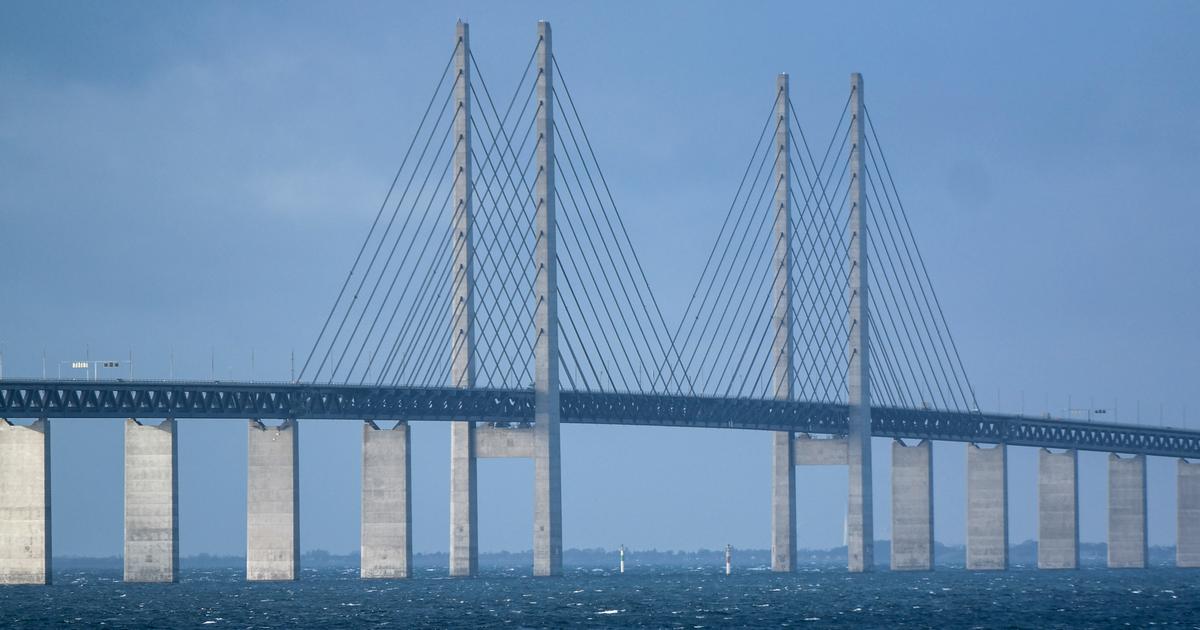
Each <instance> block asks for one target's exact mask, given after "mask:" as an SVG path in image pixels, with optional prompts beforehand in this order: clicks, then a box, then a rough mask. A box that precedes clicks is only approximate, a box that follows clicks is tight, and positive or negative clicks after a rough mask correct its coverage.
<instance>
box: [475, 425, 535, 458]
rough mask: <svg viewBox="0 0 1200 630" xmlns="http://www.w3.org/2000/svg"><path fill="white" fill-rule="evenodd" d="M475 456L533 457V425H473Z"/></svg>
mask: <svg viewBox="0 0 1200 630" xmlns="http://www.w3.org/2000/svg"><path fill="white" fill-rule="evenodd" d="M475 457H476V458H479V459H503V458H525V459H532V458H533V427H493V426H490V425H486V424H484V425H479V426H477V427H475Z"/></svg>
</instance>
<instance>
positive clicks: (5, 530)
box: [0, 418, 52, 584]
mask: <svg viewBox="0 0 1200 630" xmlns="http://www.w3.org/2000/svg"><path fill="white" fill-rule="evenodd" d="M50 547H51V545H50V422H49V421H48V420H46V419H44V418H43V419H41V420H38V421H36V422H34V423H33V424H30V425H28V426H25V425H19V424H13V423H11V422H9V421H8V420H5V419H3V418H0V584H49V583H50V582H51V577H52V576H51V570H50V569H51V567H50V557H51V554H50Z"/></svg>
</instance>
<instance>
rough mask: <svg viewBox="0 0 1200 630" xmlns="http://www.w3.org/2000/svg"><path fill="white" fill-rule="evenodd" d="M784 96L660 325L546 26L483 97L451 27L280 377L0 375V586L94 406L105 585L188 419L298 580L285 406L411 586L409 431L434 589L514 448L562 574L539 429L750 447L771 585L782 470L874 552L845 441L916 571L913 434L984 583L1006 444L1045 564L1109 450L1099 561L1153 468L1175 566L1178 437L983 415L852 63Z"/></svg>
mask: <svg viewBox="0 0 1200 630" xmlns="http://www.w3.org/2000/svg"><path fill="white" fill-rule="evenodd" d="M789 89H790V86H789V79H788V77H787V76H786V75H780V77H779V78H778V81H777V83H776V86H775V90H774V95H773V98H772V99H770V102H768V103H764V110H765V111H764V112H762V113H763V114H765V116H764V121H763V124H762V127H761V131H760V133H759V135H758V137H757V139H756V142H755V143H754V144H753V145H752V147H753V148H752V150H751V151H749V158H748V160H747V163H746V166H745V168H744V171H743V174H742V178H741V182H740V184H739V186H738V188H737V190H736V191H735V192H734V194H733V198H732V201H731V202H730V204H729V206H728V209H727V210H726V212H725V219H724V222H723V224H722V227H721V229H720V232H719V234H718V236H717V238H716V239H715V241H714V243H713V246H712V248H711V251H710V252H709V254H708V256H707V257H706V263H705V265H704V267H703V269H702V270H701V271H700V275H699V279H698V280H697V282H696V285H695V289H694V291H692V293H691V294H690V298H689V301H688V302H687V304H686V306H685V308H684V310H683V315H682V317H680V319H679V320H678V321H669V320H668V318H667V317H666V316H665V315H664V309H663V308H662V306H661V305H660V304H659V302H658V301H657V299H656V298H655V294H654V292H653V291H652V289H651V286H650V283H649V282H648V280H647V275H646V273H645V270H644V267H643V264H642V261H641V259H640V258H639V256H638V253H637V251H635V249H634V247H633V241H632V239H631V238H630V233H629V231H628V229H627V228H626V224H625V222H624V221H623V220H622V217H621V214H620V212H619V211H618V208H617V203H616V200H615V199H614V196H613V195H612V192H611V190H610V187H609V184H608V181H607V179H606V178H605V176H604V172H603V170H602V169H601V163H600V160H599V158H598V156H597V154H596V151H595V150H594V148H593V146H592V142H591V140H590V138H589V136H588V134H587V131H586V127H585V125H584V122H583V116H582V114H583V113H584V112H585V111H586V107H585V106H584V104H582V103H576V101H575V100H574V98H573V97H572V94H571V90H570V87H569V84H568V81H567V78H566V77H565V76H564V72H563V68H561V67H560V65H559V63H558V62H557V60H556V59H555V56H554V54H553V52H552V41H551V30H550V26H549V24H548V23H544V22H543V23H539V25H538V36H537V39H536V42H535V44H534V45H533V47H532V50H531V52H530V55H529V57H528V59H527V60H526V61H525V65H524V70H523V72H522V74H521V76H520V78H519V81H518V82H517V83H516V87H515V88H514V89H513V90H512V91H511V92H509V91H507V90H505V92H504V93H501V92H500V91H499V90H498V89H497V86H495V85H490V84H489V83H488V81H487V79H486V76H485V74H484V72H483V70H482V69H481V68H480V66H479V64H478V62H477V60H476V58H475V56H474V54H473V53H472V51H471V47H470V37H469V30H468V27H467V25H466V24H459V25H458V28H457V32H456V39H455V45H454V47H453V51H452V53H451V55H450V57H449V59H447V60H446V62H445V66H444V69H443V73H442V75H441V77H440V80H439V82H438V83H437V85H436V86H435V88H434V90H433V94H432V96H431V97H430V99H429V101H428V104H427V105H426V107H425V108H424V113H423V116H422V118H421V119H420V121H419V122H418V123H417V127H416V131H415V132H414V134H413V136H412V138H411V142H410V143H409V144H408V147H407V150H406V151H405V153H404V155H403V158H402V161H401V164H400V166H399V168H398V170H397V172H396V175H395V178H394V180H393V182H392V185H391V188H390V189H389V191H388V194H387V196H386V197H385V199H384V200H383V201H382V203H381V204H380V207H379V209H378V213H377V215H376V217H375V219H374V221H373V222H372V223H371V225H370V226H369V228H368V231H367V235H366V237H365V239H364V240H363V242H362V243H361V245H360V246H359V248H358V249H357V252H356V253H355V255H354V257H353V262H352V264H351V266H350V269H349V270H348V272H347V274H346V277H345V280H344V282H343V283H342V284H341V286H340V287H338V291H337V295H336V298H335V299H334V301H333V304H332V306H331V307H330V309H329V310H328V311H327V312H326V313H324V314H323V315H322V317H321V319H320V320H319V321H318V322H316V323H317V324H319V327H318V329H317V331H316V333H317V334H316V339H315V341H314V342H313V345H312V347H311V351H310V352H309V353H308V354H307V356H306V357H305V361H304V363H303V366H302V369H301V372H300V374H299V377H298V378H297V380H296V382H292V383H230V382H177V381H70V380H68V381H64V380H45V379H8V380H3V381H0V417H5V418H33V419H36V420H37V421H36V422H34V423H33V424H31V425H19V424H14V423H5V424H4V425H3V426H0V479H3V480H4V482H3V484H0V582H45V581H47V580H49V578H50V549H51V544H50V539H49V531H50V528H49V520H50V512H49V508H48V506H49V497H50V475H49V457H48V452H49V451H48V440H49V436H50V431H49V427H50V419H53V418H114V417H115V418H130V419H131V420H130V421H129V422H128V423H127V424H126V528H125V531H126V547H125V562H126V565H125V575H126V579H129V580H136V581H170V580H174V579H175V578H176V576H177V571H178V520H177V519H178V508H177V505H178V497H177V467H176V453H177V449H178V444H177V442H176V434H175V426H176V424H175V423H176V421H177V420H179V419H187V418H240V419H249V420H250V424H249V428H248V438H247V439H248V440H249V453H250V454H249V462H248V466H249V475H248V523H247V526H248V549H247V577H248V578H249V579H294V578H295V577H296V575H297V562H298V558H299V550H298V541H299V536H298V522H299V521H298V514H297V512H298V500H297V497H298V483H297V477H296V470H297V467H296V459H297V456H298V455H297V453H298V451H297V440H298V426H299V425H298V424H297V422H298V421H299V420H303V419H310V418H322V419H350V420H358V421H362V422H364V437H363V439H364V442H363V532H362V537H363V540H362V545H363V546H362V563H363V565H362V575H363V576H364V577H407V576H408V575H409V571H410V566H411V539H410V537H409V533H410V524H411V500H410V498H409V497H410V492H409V488H410V483H411V480H410V474H409V464H408V462H409V450H410V443H409V434H408V425H407V423H408V422H412V421H444V422H449V423H450V426H451V451H452V452H451V531H450V541H451V542H450V564H451V566H450V572H451V575H460V576H469V575H474V574H475V573H476V571H477V570H478V558H477V554H478V542H477V541H478V524H477V513H476V509H477V497H476V494H477V487H476V484H477V470H476V461H477V459H479V458H486V457H524V458H531V459H533V460H534V462H535V474H534V490H535V492H534V494H535V507H534V512H535V514H534V537H533V540H534V545H533V549H534V572H535V574H537V575H555V574H558V573H560V572H561V570H562V533H563V532H562V520H561V493H562V488H561V485H560V458H561V457H562V454H561V453H560V449H559V427H560V423H564V422H565V423H596V424H636V425H657V426H680V427H706V428H731V429H757V430H764V431H770V432H772V440H773V445H774V447H773V463H772V471H773V472H772V475H773V476H772V483H773V489H774V491H773V498H772V515H773V516H772V532H773V533H772V536H773V538H772V548H773V567H774V568H775V569H776V570H780V571H790V570H792V569H794V563H795V547H796V543H795V529H796V495H797V479H796V466H798V465H808V464H833V465H845V466H847V467H848V470H849V476H850V496H849V514H848V517H847V539H848V553H849V556H848V562H849V568H850V569H851V570H853V571H863V570H868V569H870V568H871V567H872V566H873V564H874V559H873V558H872V549H873V532H872V524H873V511H872V497H871V477H872V471H871V437H872V436H881V437H892V438H896V441H895V442H894V443H893V470H892V479H893V495H894V498H893V503H894V507H893V515H892V518H893V528H892V530H893V545H892V558H891V564H892V567H893V568H895V569H929V568H931V567H932V554H933V518H932V514H933V499H932V496H933V494H932V487H933V476H932V465H931V462H932V460H931V447H930V443H931V441H933V440H946V441H961V442H966V443H968V446H967V452H968V460H967V461H968V471H967V479H968V483H967V486H968V510H967V520H968V533H967V547H968V553H967V558H968V568H973V569H1003V568H1006V567H1007V544H1008V540H1007V536H1008V527H1007V483H1006V481H1005V476H1006V466H1007V458H1006V448H1007V446H1009V445H1016V446H1034V447H1043V449H1050V448H1054V449H1062V450H1064V451H1065V452H1060V453H1055V452H1051V451H1049V450H1043V451H1042V452H1041V454H1040V458H1041V459H1040V462H1041V467H1040V477H1039V514H1040V528H1039V565H1040V566H1043V567H1046V568H1073V567H1076V566H1077V565H1078V484H1077V478H1078V470H1077V463H1076V452H1077V451H1078V450H1095V451H1104V452H1109V453H1112V454H1113V455H1111V456H1110V494H1109V500H1110V506H1109V509H1110V528H1109V536H1110V541H1109V562H1110V566H1145V563H1146V545H1147V538H1146V500H1145V497H1146V477H1145V458H1146V456H1165V457H1176V458H1180V462H1179V486H1178V493H1179V498H1180V501H1179V503H1180V506H1179V509H1180V512H1179V524H1180V527H1179V545H1178V563H1179V564H1180V565H1181V566H1200V520H1198V519H1197V517H1200V465H1193V464H1191V463H1189V462H1188V461H1187V459H1188V458H1194V457H1200V432H1193V431H1185V430H1177V429H1161V428H1150V427H1142V426H1129V425H1120V424H1100V423H1091V422H1080V421H1073V420H1069V419H1057V418H1049V417H1038V418H1034V417H1025V416H1013V415H1003V414H995V413H988V412H986V411H983V410H981V409H980V408H979V405H978V403H977V401H976V396H975V393H974V389H973V387H972V385H971V383H970V380H969V378H968V375H967V370H966V368H965V363H964V361H963V358H962V357H961V356H960V354H959V352H958V350H957V347H956V345H955V343H954V339H953V336H952V335H951V332H950V326H949V324H948V322H947V319H946V317H945V314H944V312H943V310H942V308H941V305H940V302H939V301H938V298H937V295H936V293H935V291H934V287H933V282H932V280H931V277H930V273H929V270H928V269H927V267H926V265H925V262H924V260H923V258H922V256H921V253H920V250H919V248H918V246H917V243H918V239H917V237H916V235H915V234H914V233H913V230H912V227H911V224H910V223H909V220H908V213H907V209H906V208H905V206H904V204H903V203H902V202H901V196H900V190H899V187H898V186H897V183H896V182H895V180H894V178H893V174H892V169H891V167H890V165H889V162H888V157H887V153H886V152H885V150H884V145H883V142H882V139H881V134H880V132H879V130H877V129H876V128H875V125H874V123H873V122H872V119H871V115H870V109H869V107H868V106H867V100H866V98H865V96H864V87H863V80H862V77H861V76H860V75H857V74H855V75H852V77H851V82H850V89H849V92H848V96H847V99H846V102H845V105H844V107H843V108H842V111H841V112H840V115H839V116H838V119H837V124H836V126H834V129H833V131H832V132H831V133H829V135H828V137H827V138H826V137H825V136H824V135H822V136H821V137H820V138H817V137H815V136H810V135H808V134H807V133H806V131H805V129H804V127H803V126H802V125H801V124H800V118H801V116H800V115H799V113H798V112H796V111H795V109H794V108H793V107H792V103H791V99H790V96H789ZM133 418H137V419H143V420H144V419H150V418H162V419H165V421H164V422H163V423H161V424H159V425H149V424H142V423H141V422H139V421H137V420H132V419H133ZM268 419H279V420H283V421H284V422H283V423H282V424H280V425H278V426H267V425H266V424H265V423H263V422H262V421H263V420H268ZM392 421H395V422H397V424H396V426H395V428H394V429H386V430H385V429H381V428H380V423H382V422H392ZM813 435H818V436H828V437H824V438H821V437H812V436H813ZM903 440H917V441H919V443H917V444H916V445H912V446H910V445H907V444H906V443H905V442H904V441H903ZM981 444H986V445H996V446H995V447H992V448H988V447H982V446H980V445H981ZM1116 453H1121V454H1124V455H1127V456H1129V457H1119V456H1117V455H1115V454H1116Z"/></svg>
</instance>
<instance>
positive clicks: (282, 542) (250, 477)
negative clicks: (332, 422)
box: [246, 420, 300, 580]
mask: <svg viewBox="0 0 1200 630" xmlns="http://www.w3.org/2000/svg"><path fill="white" fill-rule="evenodd" d="M247 445H248V447H249V448H248V449H247V452H248V460H249V462H248V464H249V465H248V470H247V474H246V579H247V580H294V579H296V577H297V576H298V575H299V573H300V519H299V516H300V492H299V491H300V483H299V481H300V480H299V469H298V468H297V466H296V464H297V460H298V459H299V446H300V441H299V425H298V424H297V423H296V421H295V420H285V421H284V422H283V424H281V425H279V426H277V427H268V426H266V425H264V424H263V423H262V422H260V421H258V420H251V421H250V430H249V439H248V444H247Z"/></svg>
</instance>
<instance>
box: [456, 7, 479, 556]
mask: <svg viewBox="0 0 1200 630" xmlns="http://www.w3.org/2000/svg"><path fill="white" fill-rule="evenodd" d="M456 35H457V42H456V52H455V55H454V66H455V70H456V76H455V81H456V83H455V86H454V169H453V172H454V187H453V190H454V192H453V200H454V201H453V206H452V207H453V208H454V210H453V214H452V218H451V225H452V227H451V237H450V249H451V260H452V263H451V300H450V309H451V313H450V320H451V322H452V328H451V342H450V343H451V346H450V355H451V362H450V384H451V385H452V386H453V387H459V388H467V389H470V388H473V387H475V297H474V295H472V294H473V292H474V288H475V261H474V257H475V251H474V239H473V236H474V225H473V223H474V218H475V208H474V198H473V195H472V188H471V175H472V168H471V63H470V60H471V41H470V27H469V26H468V25H467V24H465V23H463V22H462V21H459V22H458V24H457V27H456ZM477 484H478V481H477V479H476V461H475V421H474V420H463V421H459V422H454V423H451V425H450V575H451V576H455V577H458V576H473V575H475V574H476V572H477V571H478V570H479V515H478V500H477V499H478V489H477V487H478V486H477Z"/></svg>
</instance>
